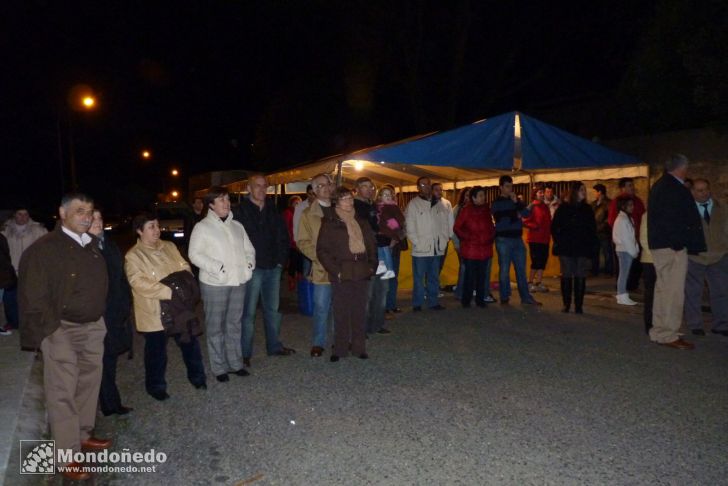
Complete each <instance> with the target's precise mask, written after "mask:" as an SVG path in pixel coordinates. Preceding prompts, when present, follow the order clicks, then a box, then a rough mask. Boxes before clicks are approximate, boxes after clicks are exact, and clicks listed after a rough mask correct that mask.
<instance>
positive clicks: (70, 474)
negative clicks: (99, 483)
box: [61, 462, 91, 481]
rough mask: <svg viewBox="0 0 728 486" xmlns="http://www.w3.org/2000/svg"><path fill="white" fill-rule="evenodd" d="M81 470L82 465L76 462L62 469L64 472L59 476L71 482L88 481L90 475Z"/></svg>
mask: <svg viewBox="0 0 728 486" xmlns="http://www.w3.org/2000/svg"><path fill="white" fill-rule="evenodd" d="M82 468H83V464H79V463H78V462H71V463H69V464H68V465H67V466H65V467H64V469H65V470H64V471H63V472H62V473H61V475H62V476H63V477H64V478H66V479H70V480H71V481H86V480H88V479H91V473H90V472H88V471H84V470H83V469H82Z"/></svg>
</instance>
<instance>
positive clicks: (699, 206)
mask: <svg viewBox="0 0 728 486" xmlns="http://www.w3.org/2000/svg"><path fill="white" fill-rule="evenodd" d="M695 204H697V205H698V211H700V215H701V216H702V215H703V204H707V205H708V214H710V213H712V212H713V198H712V197H711V198H710V199H708V200H707V201H705V202H704V203H701V202H698V201H695Z"/></svg>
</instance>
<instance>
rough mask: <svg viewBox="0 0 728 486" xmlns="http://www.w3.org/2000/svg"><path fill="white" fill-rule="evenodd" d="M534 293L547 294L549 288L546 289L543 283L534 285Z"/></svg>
mask: <svg viewBox="0 0 728 486" xmlns="http://www.w3.org/2000/svg"><path fill="white" fill-rule="evenodd" d="M534 287H535V289H536V292H548V291H549V288H548V287H546V286H545V285H544V284H543V282H539V283H537V284H536V285H534Z"/></svg>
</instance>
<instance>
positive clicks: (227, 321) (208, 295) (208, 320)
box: [188, 186, 255, 383]
mask: <svg viewBox="0 0 728 486" xmlns="http://www.w3.org/2000/svg"><path fill="white" fill-rule="evenodd" d="M205 205H206V206H207V207H208V208H209V210H208V212H207V216H206V217H205V218H204V219H203V220H202V221H200V222H199V223H197V224H196V225H195V228H194V229H193V230H192V236H191V237H190V246H189V251H188V253H189V257H190V260H191V261H192V263H193V264H194V265H195V266H197V267H198V268H199V269H200V293H201V294H202V301H203V304H204V307H205V325H206V328H207V353H208V355H209V357H210V368H211V369H212V372H213V374H214V375H215V378H217V381H219V382H221V383H224V382H226V381H229V378H228V373H234V374H236V375H238V376H246V375H248V374H249V373H248V372H247V371H246V370H245V369H243V361H242V348H241V347H240V332H241V323H240V320H241V318H242V316H243V306H244V304H245V283H246V282H247V281H248V280H250V278H251V276H252V275H253V269H254V268H255V249H254V248H253V245H252V243H251V242H250V239H248V234H247V233H246V232H245V228H243V225H242V224H240V223H239V222H237V221H235V220H234V219H233V215H232V213H231V212H230V196H229V194H228V190H227V189H225V188H224V187H220V186H217V187H211V188H210V190H209V191H208V192H207V194H206V195H205Z"/></svg>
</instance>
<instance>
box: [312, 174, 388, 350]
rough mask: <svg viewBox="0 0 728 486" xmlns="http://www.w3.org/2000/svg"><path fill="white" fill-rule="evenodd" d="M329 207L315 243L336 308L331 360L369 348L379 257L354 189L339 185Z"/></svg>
mask: <svg viewBox="0 0 728 486" xmlns="http://www.w3.org/2000/svg"><path fill="white" fill-rule="evenodd" d="M331 201H332V203H333V207H331V208H326V210H325V211H324V217H323V219H322V221H321V230H320V232H319V235H318V241H317V243H316V256H317V257H318V260H319V262H321V265H322V266H323V267H324V269H325V270H326V271H327V272H328V274H329V280H330V281H331V286H332V288H331V290H332V300H333V308H334V352H333V354H332V355H331V361H332V362H336V361H339V358H343V357H346V356H347V355H348V354H349V350H351V352H352V353H353V354H354V355H355V356H358V357H359V358H361V359H367V358H368V357H369V355H367V352H366V310H367V295H368V292H367V290H368V285H369V278H370V277H371V276H372V275H374V272H375V271H376V269H377V264H378V263H379V260H378V258H377V243H376V240H375V238H374V232H373V231H372V228H371V225H370V224H369V222H368V221H365V220H363V219H361V218H357V216H356V212H355V211H354V195H353V193H352V191H351V189H348V188H346V187H337V188H336V190H335V191H334V194H333V197H332V198H331Z"/></svg>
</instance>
